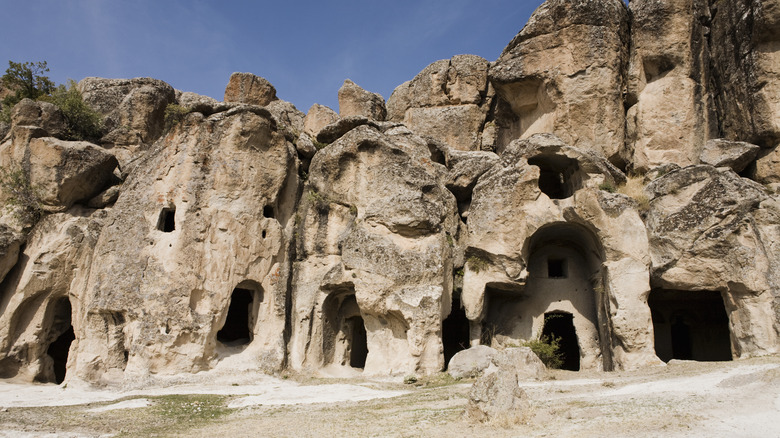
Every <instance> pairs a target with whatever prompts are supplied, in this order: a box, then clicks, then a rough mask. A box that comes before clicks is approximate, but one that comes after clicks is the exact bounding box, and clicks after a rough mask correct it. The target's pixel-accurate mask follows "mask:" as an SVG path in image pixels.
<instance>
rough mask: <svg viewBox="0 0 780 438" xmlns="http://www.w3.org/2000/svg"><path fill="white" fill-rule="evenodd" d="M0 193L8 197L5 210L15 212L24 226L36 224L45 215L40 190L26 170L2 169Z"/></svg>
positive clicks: (0, 173)
mask: <svg viewBox="0 0 780 438" xmlns="http://www.w3.org/2000/svg"><path fill="white" fill-rule="evenodd" d="M0 191H2V192H3V194H4V195H5V197H6V201H5V208H6V209H7V210H15V213H14V215H15V216H16V218H17V219H18V220H19V221H20V222H22V223H23V224H35V223H36V222H38V220H39V219H40V218H41V216H42V215H43V208H42V205H41V196H40V193H39V190H38V189H37V188H36V187H34V186H33V185H32V184H31V183H30V177H29V175H28V174H27V172H25V171H24V170H22V169H13V170H8V169H2V168H0Z"/></svg>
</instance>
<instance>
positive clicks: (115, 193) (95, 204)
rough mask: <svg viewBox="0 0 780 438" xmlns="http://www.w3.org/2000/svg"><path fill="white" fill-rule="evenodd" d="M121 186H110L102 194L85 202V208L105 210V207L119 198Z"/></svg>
mask: <svg viewBox="0 0 780 438" xmlns="http://www.w3.org/2000/svg"><path fill="white" fill-rule="evenodd" d="M120 189H121V186H119V185H116V186H111V187H109V188H107V189H105V190H103V191H102V192H100V193H98V194H97V195H96V196H95V197H94V198H92V199H90V200H89V201H87V207H89V208H106V207H107V206H109V205H111V204H113V203H114V202H116V200H117V199H118V198H119V191H120Z"/></svg>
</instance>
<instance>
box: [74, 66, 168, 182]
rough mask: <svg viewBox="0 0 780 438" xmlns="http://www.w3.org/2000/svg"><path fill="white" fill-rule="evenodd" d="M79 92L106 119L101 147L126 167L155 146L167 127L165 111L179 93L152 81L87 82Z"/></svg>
mask: <svg viewBox="0 0 780 438" xmlns="http://www.w3.org/2000/svg"><path fill="white" fill-rule="evenodd" d="M78 89H79V91H80V92H81V95H82V96H83V98H84V102H86V103H87V104H88V105H89V106H91V107H92V108H93V109H94V110H96V111H97V112H98V113H100V114H101V115H102V116H103V121H104V123H105V128H106V132H107V133H106V134H105V135H104V136H103V138H102V139H101V143H108V144H111V145H113V146H114V149H112V153H114V155H116V156H117V159H118V160H119V162H120V163H121V164H122V165H123V167H124V165H125V164H126V163H128V162H130V161H133V160H134V159H136V158H137V155H138V152H142V151H144V150H146V148H147V147H148V146H149V145H151V144H152V143H154V141H155V140H157V138H159V137H160V135H162V133H163V129H164V127H165V108H166V107H167V106H168V105H169V104H171V103H175V102H176V91H175V90H174V89H173V87H171V86H170V85H168V84H167V83H165V82H163V81H161V80H159V79H152V78H135V79H104V78H85V79H82V80H81V81H80V82H79V83H78Z"/></svg>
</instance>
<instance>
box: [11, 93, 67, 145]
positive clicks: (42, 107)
mask: <svg viewBox="0 0 780 438" xmlns="http://www.w3.org/2000/svg"><path fill="white" fill-rule="evenodd" d="M11 126H37V127H39V128H41V129H43V130H44V131H46V133H47V135H49V136H51V137H62V136H63V135H65V132H66V128H67V127H66V124H65V117H64V116H63V115H62V111H60V109H59V108H57V107H56V106H54V105H53V104H51V103H48V102H38V101H33V100H30V99H22V100H21V102H19V103H17V104H16V105H15V106H14V107H13V109H12V110H11Z"/></svg>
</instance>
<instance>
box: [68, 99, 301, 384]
mask: <svg viewBox="0 0 780 438" xmlns="http://www.w3.org/2000/svg"><path fill="white" fill-rule="evenodd" d="M275 125H276V123H275V121H274V119H273V117H272V116H271V115H270V113H268V112H267V111H265V110H263V109H262V108H260V107H251V106H245V107H240V108H235V109H232V110H229V111H227V112H222V113H218V114H215V115H213V116H211V117H209V118H203V117H200V118H197V117H194V116H193V117H188V118H187V119H186V120H185V123H183V124H180V125H179V126H178V127H177V128H176V129H175V130H174V132H173V133H172V134H171V135H169V136H168V137H166V138H165V139H164V140H161V141H160V142H159V143H157V144H156V145H155V149H154V151H153V152H151V154H152V156H151V158H150V159H148V160H145V161H144V162H143V163H142V164H140V165H139V167H138V168H137V169H136V170H135V171H134V173H133V175H132V176H131V177H130V178H129V179H128V181H126V182H125V184H124V186H123V191H122V195H121V196H120V197H119V199H118V200H117V201H116V204H114V206H113V208H112V209H111V211H110V213H109V218H108V224H109V225H108V226H107V227H106V229H105V230H104V232H103V233H102V234H101V237H100V239H99V240H98V242H97V244H96V245H95V263H93V264H92V266H91V269H90V277H89V281H88V283H87V285H86V286H85V291H86V292H85V293H86V296H87V297H88V298H87V299H86V300H85V302H84V304H83V306H84V307H83V312H84V313H85V317H84V319H83V321H82V330H83V331H82V332H81V333H82V336H83V338H84V342H83V343H80V344H79V349H78V351H77V352H76V357H77V359H76V362H75V364H74V366H73V370H74V372H75V373H76V375H77V376H79V377H80V378H82V379H86V380H88V381H91V382H103V383H118V382H137V381H139V379H141V380H143V379H144V378H145V377H144V376H147V375H148V374H149V373H152V374H160V375H173V374H179V373H189V372H196V371H198V370H203V369H209V368H211V367H213V366H215V365H216V364H217V363H218V362H220V361H221V360H223V359H224V358H225V357H227V356H232V357H233V358H234V359H236V360H237V361H238V362H236V363H242V364H244V365H243V366H251V367H253V368H254V369H257V370H259V371H263V370H264V371H273V370H278V369H279V368H280V367H281V365H282V363H283V361H284V356H285V353H284V351H285V347H284V339H283V331H284V318H285V316H284V315H285V310H284V308H285V295H286V293H285V291H286V288H287V281H288V280H287V277H288V272H289V267H288V266H289V260H288V258H287V257H288V256H287V254H288V253H287V250H288V244H287V242H288V239H289V238H290V236H291V235H292V234H291V233H292V229H291V228H290V227H292V225H293V220H292V217H293V213H294V208H295V196H296V193H297V191H298V186H297V185H298V177H297V173H298V172H297V167H296V166H297V163H296V160H295V156H296V153H295V150H294V147H293V146H292V144H290V143H289V142H288V141H287V140H286V139H285V137H284V135H283V134H282V133H281V132H279V131H278V130H277V129H275ZM236 288H239V289H244V290H246V291H247V292H245V294H247V295H248V296H250V297H251V299H249V303H246V304H245V305H246V306H249V307H250V308H249V309H247V310H246V311H245V313H244V315H243V317H242V316H241V315H239V316H238V318H239V321H238V322H237V324H238V325H239V326H242V327H244V328H245V329H246V330H247V335H248V336H249V339H248V340H247V341H248V342H247V343H245V344H241V342H240V341H239V342H238V344H239V345H236V343H235V342H229V341H225V342H221V341H220V340H219V338H218V332H219V331H220V330H221V329H222V327H223V325H224V324H225V321H226V319H227V318H228V313H229V305H230V303H231V297H232V296H233V297H234V298H232V299H233V300H236V299H239V298H240V297H238V298H236V297H235V296H234V295H233V292H234V290H235V289H236ZM237 293H238V292H237ZM239 295H240V293H239ZM239 313H241V311H239ZM242 318H243V320H241V319H242ZM239 359H240V360H239Z"/></svg>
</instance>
